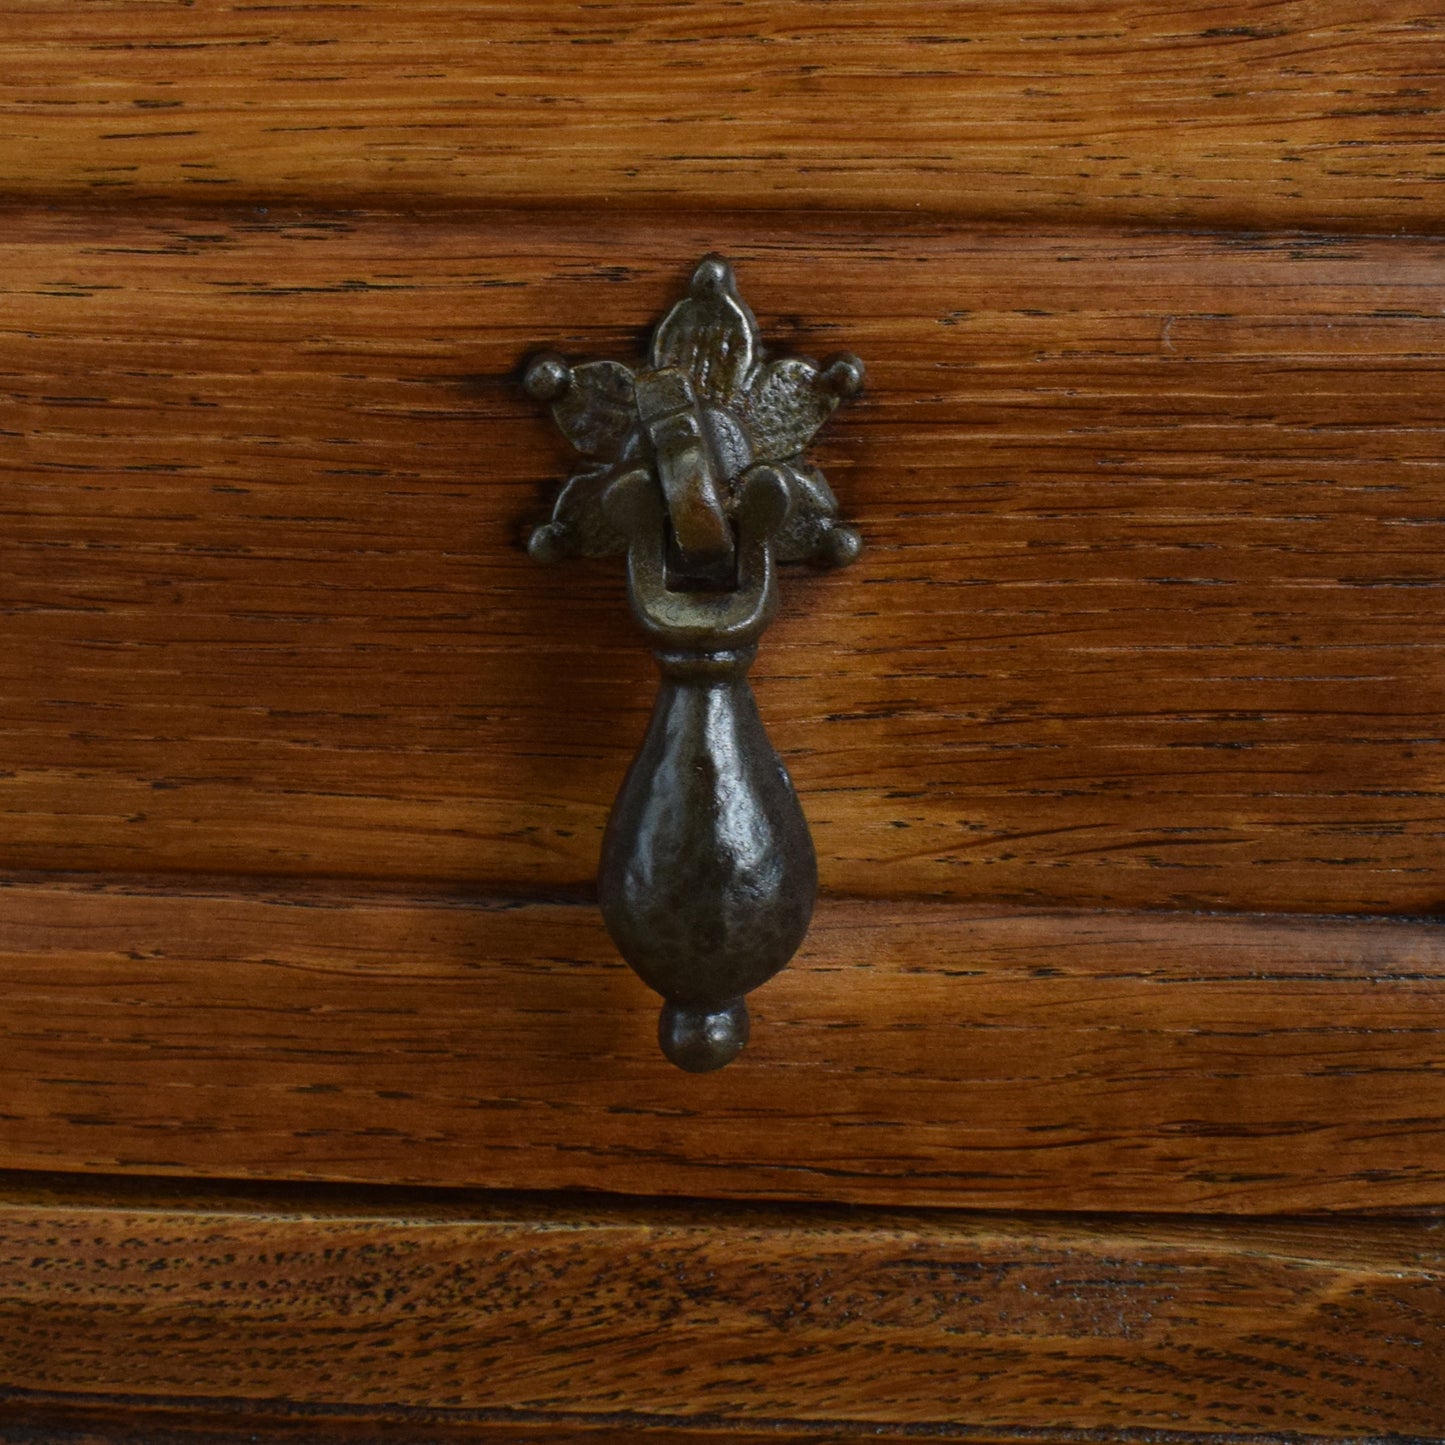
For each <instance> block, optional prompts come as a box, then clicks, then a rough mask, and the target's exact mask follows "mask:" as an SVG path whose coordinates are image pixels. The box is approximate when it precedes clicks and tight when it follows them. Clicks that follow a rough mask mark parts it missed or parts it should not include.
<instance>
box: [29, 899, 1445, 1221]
mask: <svg viewBox="0 0 1445 1445" xmlns="http://www.w3.org/2000/svg"><path fill="white" fill-rule="evenodd" d="M253 887H255V885H248V888H253ZM0 897H3V909H0V945H3V948H0V981H3V982H0V1099H3V1100H4V1109H3V1115H0V1166H3V1167H6V1168H21V1169H65V1170H72V1171H95V1170H99V1171H103V1172H116V1171H124V1172H130V1173H137V1174H179V1175H186V1174H194V1175H209V1176H212V1177H217V1176H219V1177H226V1176H236V1175H249V1176H260V1177H268V1178H293V1179H305V1178H315V1179H331V1180H353V1181H364V1182H369V1183H411V1184H445V1185H477V1186H487V1187H493V1188H524V1189H566V1188H575V1187H582V1188H588V1189H601V1190H610V1191H622V1192H631V1193H639V1194H654V1195H681V1194H690V1193H695V1194H699V1195H709V1196H754V1197H772V1198H784V1199H803V1200H806V1199H820V1200H828V1199H837V1200H850V1201H856V1202H864V1203H866V1202H872V1203H889V1204H897V1203H905V1204H950V1205H979V1206H991V1207H998V1208H1023V1209H1079V1210H1084V1209H1127V1210H1148V1211H1164V1210H1168V1211H1180V1210H1187V1211H1196V1212H1206V1211H1219V1212H1223V1213H1242V1214H1264V1213H1279V1212H1285V1211H1318V1210H1349V1209H1360V1210H1373V1211H1377V1212H1380V1211H1386V1210H1391V1209H1412V1208H1417V1209H1428V1208H1438V1207H1439V1205H1440V1201H1441V1199H1442V1197H1445V1085H1442V1074H1441V1070H1440V1057H1441V1049H1442V1042H1445V1035H1442V1030H1445V1007H1442V1005H1445V934H1442V932H1441V930H1440V929H1439V928H1438V927H1437V926H1435V925H1430V924H1410V923H1392V922H1385V921H1379V922H1360V923H1350V922H1347V921H1339V922H1331V921H1320V920H1299V919H1289V918H1260V917H1255V918H1207V917H1206V918H1191V917H1187V916H1182V915H1176V916H1156V915H1132V916H1131V915H1117V914H1114V915H1111V914H1096V913H1062V914H1061V913H1039V914H1011V913H988V912H973V913H970V912H968V911H966V910H963V909H960V908H957V907H939V906H924V905H914V906H911V907H910V906H907V905H897V904H894V905H885V904H874V903H854V904H832V905H827V906H825V907H824V908H823V909H822V910H821V913H820V916H819V917H818V919H817V921H816V923H815V925H814V928H813V931H812V933H811V935H810V937H809V939H808V941H807V943H806V944H805V945H804V948H803V951H802V954H801V956H800V957H799V959H798V960H797V961H796V962H795V963H794V965H793V966H792V967H791V968H790V969H788V970H787V971H786V972H785V973H784V974H782V975H781V976H779V977H778V978H777V979H776V980H774V981H773V982H772V983H770V984H768V985H767V986H766V987H765V988H764V989H762V990H761V991H760V992H758V993H757V994H756V995H754V999H753V1003H754V1007H753V1014H754V1029H753V1042H752V1043H751V1044H750V1045H749V1048H748V1050H747V1052H746V1053H745V1054H744V1056H743V1058H742V1059H741V1060H740V1061H739V1062H738V1063H737V1064H736V1065H734V1066H732V1067H730V1068H728V1069H726V1070H724V1071H722V1072H721V1073H719V1074H715V1075H709V1076H705V1077H697V1076H689V1075H684V1074H681V1073H679V1072H678V1071H677V1070H675V1069H673V1068H672V1067H671V1066H670V1065H668V1064H667V1063H665V1062H664V1061H663V1059H662V1058H661V1057H660V1055H659V1054H658V1052H657V1047H656V1040H655V1036H654V1030H655V1020H656V1009H657V999H656V998H655V996H654V995H652V994H651V993H649V992H648V991H647V990H646V989H645V988H644V987H643V986H642V985H641V984H640V983H639V982H638V981H637V980H636V979H635V978H634V977H633V976H632V974H631V973H630V972H629V971H628V970H627V969H626V968H625V966H624V965H623V964H622V963H621V962H620V961H619V960H618V959H617V957H616V954H615V952H614V951H613V949H612V948H611V945H610V944H609V943H608V941H607V938H606V936H605V934H604V933H603V931H602V927H601V925H600V923H599V922H598V920H597V917H596V914H595V912H594V911H593V910H592V909H591V908H588V907H577V906H573V907H559V906H546V905H537V906H531V907H518V906H513V905H508V904H492V905H487V904H482V903H469V902H467V901H465V900H463V899H460V898H457V899H451V900H447V899H431V900H420V899H408V898H405V897H400V896H388V895H386V894H384V893H376V892H371V893H366V894H361V895H352V896H348V895H347V894H345V893H338V892H324V891H313V892H309V893H287V892H285V891H267V890H264V889H257V891H255V892H250V891H248V892H247V893H245V894H242V895H233V894H228V893H226V892H225V891H223V890H221V889H219V888H218V889H214V890H212V891H210V892H203V893H197V894H194V895H190V896H178V895H173V894H166V893H164V892H158V891H155V890H153V889H150V888H147V887H145V886H143V885H122V884H116V885H113V886H111V887H109V888H101V887H97V886H94V885H90V884H84V883H80V884H76V885H74V886H69V887H68V886H65V885H63V884H59V883H55V882H48V883H39V884H12V886H11V887H9V888H8V889H5V890H3V893H0Z"/></svg>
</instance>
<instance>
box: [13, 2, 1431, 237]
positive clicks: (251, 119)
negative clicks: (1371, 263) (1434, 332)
mask: <svg viewBox="0 0 1445 1445" xmlns="http://www.w3.org/2000/svg"><path fill="white" fill-rule="evenodd" d="M0 76H3V77H4V86H3V90H0V125H3V126H4V128H5V131H6V134H7V135H8V136H9V138H10V142H9V146H8V148H7V155H6V166H5V172H4V181H5V184H6V186H7V187H8V188H9V189H11V190H12V191H28V192H32V193H43V194H57V193H66V192H69V193H74V192H77V191H84V192H98V193H100V194H103V195H108V196H112V197H115V198H117V199H119V200H121V201H123V202H127V203H129V202H131V201H132V200H134V199H137V198H144V197H153V196H156V195H158V194H170V195H175V194H184V193H188V192H191V193H201V194H205V195H207V196H212V195H218V194H219V195H222V196H226V197H245V198H248V199H254V200H260V201H263V202H265V203H268V204H269V203H273V202H275V201H295V200H297V199H302V200H305V201H307V202H311V201H315V200H317V199H323V200H326V201H328V202H330V203H334V204H341V205H353V204H356V203H357V202H358V200H360V199H364V198H370V199H371V200H373V201H374V200H377V199H379V198H390V199H392V200H401V201H405V202H406V203H408V204H415V203H421V204H435V203H436V202H437V201H439V200H442V201H446V200H452V201H462V200H465V201H469V202H475V201H482V202H488V203H497V202H504V203H518V202H525V203H535V204H543V205H555V204H558V203H559V202H567V203H575V204H580V205H586V206H589V207H607V208H613V209H617V208H624V207H625V208H646V209H650V210H651V209H663V208H669V207H676V206H679V205H682V206H693V207H699V208H703V207H708V208H717V207H731V206H739V207H745V208H757V209H769V208H786V207H795V206H829V207H839V208H842V209H845V210H850V211H852V210H857V209H858V208H859V207H868V208H873V207H894V208H899V209H912V208H914V207H925V208H929V209H933V210H945V211H949V212H952V213H955V214H958V215H966V216H970V217H973V218H995V219H1015V220H1025V219H1048V220H1055V221H1057V220H1061V219H1062V220H1073V219H1076V218H1082V217H1103V218H1112V219H1115V220H1130V221H1139V222H1147V223H1152V224H1166V225H1177V224H1198V223H1207V224H1211V225H1228V226H1239V225H1244V226H1252V227H1259V228H1265V227H1270V226H1280V225H1285V226H1288V225H1328V226H1341V227H1354V228H1365V229H1369V228H1374V229H1387V228H1388V229H1397V228H1413V229H1420V228H1432V229H1433V228H1438V227H1439V225H1440V223H1441V218H1442V214H1445V212H1442V205H1441V187H1440V183H1441V179H1442V176H1445V169H1442V163H1441V154H1440V147H1439V137H1440V129H1441V115H1442V108H1445V101H1442V95H1445V89H1442V76H1445V44H1442V40H1441V32H1440V20H1439V17H1438V15H1436V14H1434V13H1433V12H1432V11H1431V10H1430V8H1429V7H1428V6H1422V5H1419V4H1416V3H1413V0H1375V3H1373V4H1371V5H1369V6H1367V7H1362V6H1360V5H1358V4H1348V3H1343V0H1323V3H1321V0H1315V3H1297V0H1234V3H1217V0H1211V3H1199V0H1190V3H1179V4H1173V5H1167V6H1166V5H1157V4H1144V3H1122V0H1096V3H1088V0H1082V3H1081V0H1031V3H1028V4H1017V5H998V4H991V3H989V0H971V3H944V0H913V3H908V4H892V5H886V6H880V5H878V4H877V3H874V0H742V3H739V0H727V3H725V0H705V3H698V0H634V3H618V4H608V5H592V6H587V7H579V6H577V5H574V4H571V3H564V0H531V3H529V4H528V5H526V6H516V5H506V4H500V3H478V0H428V3H408V4H404V5H403V4H394V3H384V0H371V3H365V0H353V3H348V4H345V5H291V4H248V5H240V4H225V3H220V0H202V3H199V4H195V3H187V4H183V5H178V4H171V3H160V0H104V3H100V0H90V3H87V4H85V5H82V6H75V5H73V4H64V3H61V0H48V3H46V0H27V3H12V4H10V5H7V6H6V8H5V27H4V35H3V40H0Z"/></svg>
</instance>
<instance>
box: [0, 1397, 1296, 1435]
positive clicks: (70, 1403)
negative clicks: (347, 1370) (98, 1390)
mask: <svg viewBox="0 0 1445 1445" xmlns="http://www.w3.org/2000/svg"><path fill="white" fill-rule="evenodd" d="M459 1417H460V1418H459ZM918 1433H919V1432H918V1431H917V1430H909V1429H907V1428H906V1427H904V1428H896V1429H893V1428H889V1427H888V1426H887V1425H873V1424H869V1425H863V1426H858V1425H853V1424H841V1425H840V1424H838V1423H837V1422H830V1423H829V1424H828V1425H826V1426H822V1427H814V1426H806V1425H799V1424H793V1423H790V1424H789V1425H788V1426H787V1427H786V1428H785V1429H779V1428H778V1427H777V1426H776V1425H769V1426H768V1427H767V1428H765V1429H761V1430H757V1429H739V1428H737V1427H735V1426H732V1425H728V1424H721V1425H720V1424H717V1423H715V1422H714V1421H712V1420H705V1421H702V1422H700V1423H698V1424H695V1425H679V1424H677V1423H676V1422H675V1421H669V1422H668V1423H667V1424H656V1423H653V1422H651V1421H646V1420H639V1419H637V1418H636V1417H633V1418H631V1419H629V1421H628V1423H627V1424H626V1425H620V1426H619V1425H616V1424H613V1423H610V1422H609V1421H606V1420H601V1421H599V1420H597V1419H587V1418H574V1419H571V1420H567V1421H565V1422H564V1421H561V1420H558V1419H557V1418H556V1417H553V1418H551V1419H550V1420H541V1421H538V1420H534V1419H523V1418H520V1417H518V1416H517V1415H512V1414H504V1415H502V1416H501V1417H500V1418H497V1419H488V1418H485V1417H479V1416H478V1415H477V1414H476V1413H475V1412H471V1413H464V1412H457V1411H452V1412H449V1413H447V1414H445V1415H443V1414H441V1413H439V1412H438V1411H436V1410H434V1409H426V1410H417V1409H411V1410H404V1411H403V1410H396V1411H387V1412H386V1413H385V1414H377V1413H371V1414H357V1413H355V1412H352V1411H342V1410H337V1409H327V1410H318V1409H315V1408H312V1409H305V1408H295V1407H288V1406H287V1404H286V1402H284V1401H276V1400H271V1401H267V1402H266V1403H265V1404H263V1405H261V1406H260V1407H256V1408H245V1407H240V1406H237V1405H236V1404H234V1403H232V1404H231V1406H230V1408H229V1409H225V1410H195V1409H191V1408H188V1407H187V1406H186V1405H184V1404H181V1405H180V1406H176V1405H175V1404H174V1403H173V1402H166V1403H160V1404H158V1403H156V1402H154V1401H149V1400H148V1401H146V1402H144V1403H143V1404H136V1403H133V1402H126V1401H124V1400H122V1401H121V1402H120V1403H119V1404H117V1405H113V1406H111V1407H110V1408H96V1407H93V1406H88V1405H84V1404H81V1405H77V1404H76V1403H75V1401H74V1399H73V1398H72V1397H64V1396H52V1395H47V1394H45V1393H42V1392H35V1393H32V1392H29V1391H27V1392H24V1393H23V1394H12V1395H11V1396H10V1397H9V1398H8V1399H7V1400H6V1401H5V1402H3V1403H0V1442H3V1445H318V1442H324V1445H418V1442H419V1441H420V1442H424V1445H636V1442H637V1441H639V1440H645V1441H646V1442H647V1445H778V1442H779V1441H780V1440H781V1441H786V1442H787V1445H852V1442H854V1441H857V1440H859V1439H860V1438H862V1437H866V1438H867V1439H869V1440H877V1439H884V1440H900V1439H911V1438H914V1437H916V1435H917V1434H918ZM926 1434H927V1438H928V1439H929V1440H937V1441H942V1442H957V1445H1020V1442H1021V1441H1026V1442H1028V1445H1079V1442H1080V1440H1081V1439H1086V1440H1087V1441H1088V1442H1089V1445H1111V1442H1114V1441H1117V1442H1119V1445H1128V1442H1129V1439H1130V1437H1129V1436H1128V1435H1115V1434H1113V1433H1112V1432H1109V1431H1103V1432H1090V1434H1089V1435H1088V1436H1087V1437H1081V1436H1079V1435H1078V1434H1073V1433H1071V1434H1070V1435H1069V1436H1067V1437H1064V1436H1061V1435H1060V1434H1059V1433H1058V1432H1056V1431H1047V1432H1036V1431H1032V1430H1027V1429H1025V1430H1022V1431H1021V1430H987V1431H983V1430H976V1429H973V1428H971V1427H969V1426H963V1427H962V1428H953V1427H950V1426H947V1425H944V1426H940V1427H937V1428H932V1429H928V1430H927V1431H926ZM1156 1438H1159V1439H1162V1437H1156ZM1245 1438H1246V1439H1248V1438H1249V1437H1245ZM1239 1439H1240V1437H1239V1436H1238V1435H1234V1436H1232V1437H1231V1436H1221V1435H1219V1434H1218V1433H1217V1432H1212V1431H1211V1432H1196V1431H1189V1432H1183V1431H1180V1432H1175V1433H1173V1434H1171V1435H1170V1436H1168V1437H1167V1445H1236V1442H1237V1441H1238V1440H1239ZM1307 1445H1308V1442H1307Z"/></svg>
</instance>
